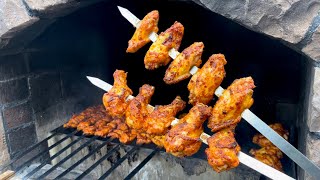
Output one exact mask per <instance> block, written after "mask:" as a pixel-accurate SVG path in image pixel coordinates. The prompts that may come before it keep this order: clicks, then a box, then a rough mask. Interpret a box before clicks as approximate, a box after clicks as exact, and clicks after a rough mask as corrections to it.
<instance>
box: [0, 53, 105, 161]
mask: <svg viewBox="0 0 320 180" xmlns="http://www.w3.org/2000/svg"><path fill="white" fill-rule="evenodd" d="M56 54H59V53H57V52H42V51H41V52H28V53H21V54H19V55H9V56H0V110H1V113H0V134H1V135H2V136H3V138H2V141H1V142H0V145H1V146H0V152H1V153H0V158H1V162H0V166H1V165H3V164H5V163H6V162H8V160H9V159H10V158H13V157H15V156H16V155H17V154H19V152H21V150H24V149H26V148H27V147H30V146H31V145H33V144H35V143H37V142H39V141H40V140H42V139H44V138H46V137H47V136H48V135H49V132H50V131H51V130H53V129H55V128H56V127H58V126H60V125H62V124H63V123H65V122H66V121H67V120H68V118H70V117H71V116H72V114H74V113H78V112H79V111H81V110H83V109H84V108H86V107H88V106H90V105H93V104H98V103H100V99H101V97H102V93H103V91H101V90H99V89H97V88H96V87H94V86H92V85H91V84H90V83H89V81H87V80H86V77H85V75H87V74H88V75H92V76H97V77H101V75H103V73H102V72H103V69H102V68H99V67H98V65H97V66H94V65H93V66H90V67H89V66H83V64H82V65H81V66H82V67H80V66H79V64H80V63H76V62H72V63H70V61H63V60H62V59H64V60H65V58H67V57H68V58H72V56H73V55H72V54H59V55H58V56H57V55H56ZM57 59H58V60H57ZM59 60H60V61H59ZM77 60H79V59H77ZM57 61H58V62H57ZM84 61H85V60H84ZM78 62H81V60H79V61H78ZM41 147H42V148H43V147H46V144H45V145H43V146H41ZM41 150H42V149H41V148H38V149H36V150H34V151H33V152H31V153H32V154H36V153H37V152H39V151H41ZM2 160H3V161H2ZM25 160H27V159H25ZM25 160H22V162H23V161H25ZM20 163H21V162H20ZM20 163H18V165H19V164H20ZM16 165H17V163H16Z"/></svg>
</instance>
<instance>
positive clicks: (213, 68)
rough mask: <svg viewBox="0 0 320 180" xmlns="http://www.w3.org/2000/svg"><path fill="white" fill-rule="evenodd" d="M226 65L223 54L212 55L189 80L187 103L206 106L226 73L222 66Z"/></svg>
mask: <svg viewBox="0 0 320 180" xmlns="http://www.w3.org/2000/svg"><path fill="white" fill-rule="evenodd" d="M226 63H227V61H226V59H225V57H224V55H223V54H214V55H212V56H211V57H210V58H209V60H208V61H207V62H206V63H205V64H204V65H203V67H202V68H201V69H199V70H198V71H197V72H196V73H195V74H194V75H193V76H192V78H191V80H190V82H189V84H188V90H189V92H190V94H189V103H190V104H192V105H195V104H197V103H203V104H208V103H209V102H210V101H211V100H212V98H213V95H214V92H215V90H216V89H217V88H218V87H219V86H220V84H221V82H222V80H223V78H224V77H225V75H226V73H225V70H224V65H225V64H226Z"/></svg>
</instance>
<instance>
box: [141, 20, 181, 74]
mask: <svg viewBox="0 0 320 180" xmlns="http://www.w3.org/2000/svg"><path fill="white" fill-rule="evenodd" d="M183 33H184V27H183V25H182V24H181V23H179V22H177V21H176V22H175V23H174V24H173V25H172V26H171V27H170V28H169V29H167V30H166V31H165V32H162V33H161V34H160V35H159V36H158V38H157V40H156V41H155V42H154V43H153V44H152V45H151V47H150V48H149V50H148V52H147V53H146V55H145V57H144V65H145V68H146V69H149V70H154V69H157V68H159V67H160V66H166V65H167V64H168V63H169V62H170V60H171V59H170V56H169V50H170V49H171V48H174V49H176V50H178V49H179V47H180V44H181V41H182V37H183Z"/></svg>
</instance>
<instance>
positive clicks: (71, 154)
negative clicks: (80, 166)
mask: <svg viewBox="0 0 320 180" xmlns="http://www.w3.org/2000/svg"><path fill="white" fill-rule="evenodd" d="M97 138H98V137H96V136H94V137H93V138H90V139H89V140H88V141H87V142H85V143H83V144H82V145H81V146H80V147H78V148H77V149H76V150H75V151H73V152H72V153H70V154H69V155H68V156H66V157H65V158H63V159H62V160H61V161H60V162H58V163H57V164H56V165H54V166H52V167H51V168H50V169H49V170H48V171H46V172H45V173H43V174H42V175H41V176H39V177H38V178H37V179H44V177H46V176H47V175H49V174H50V173H51V172H52V171H54V170H55V169H56V168H57V167H58V166H60V165H61V164H63V163H64V162H66V161H67V160H69V159H70V158H71V157H72V156H74V155H75V154H77V153H78V152H80V151H81V150H82V149H83V148H85V147H87V146H88V145H89V144H91V143H92V142H93V141H94V140H96V139H97Z"/></svg>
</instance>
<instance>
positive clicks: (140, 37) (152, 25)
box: [127, 10, 159, 53]
mask: <svg viewBox="0 0 320 180" xmlns="http://www.w3.org/2000/svg"><path fill="white" fill-rule="evenodd" d="M158 21H159V12H158V11H157V10H154V11H151V12H149V13H148V14H147V15H146V16H145V17H144V18H143V19H142V20H141V21H140V25H139V27H137V29H136V31H135V32H134V34H133V36H132V38H131V39H130V40H129V42H128V48H127V53H135V52H137V51H138V50H139V49H140V48H142V47H143V46H144V45H146V44H147V43H149V42H150V39H149V34H151V33H152V32H155V33H157V32H158V30H159V29H158Z"/></svg>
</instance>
